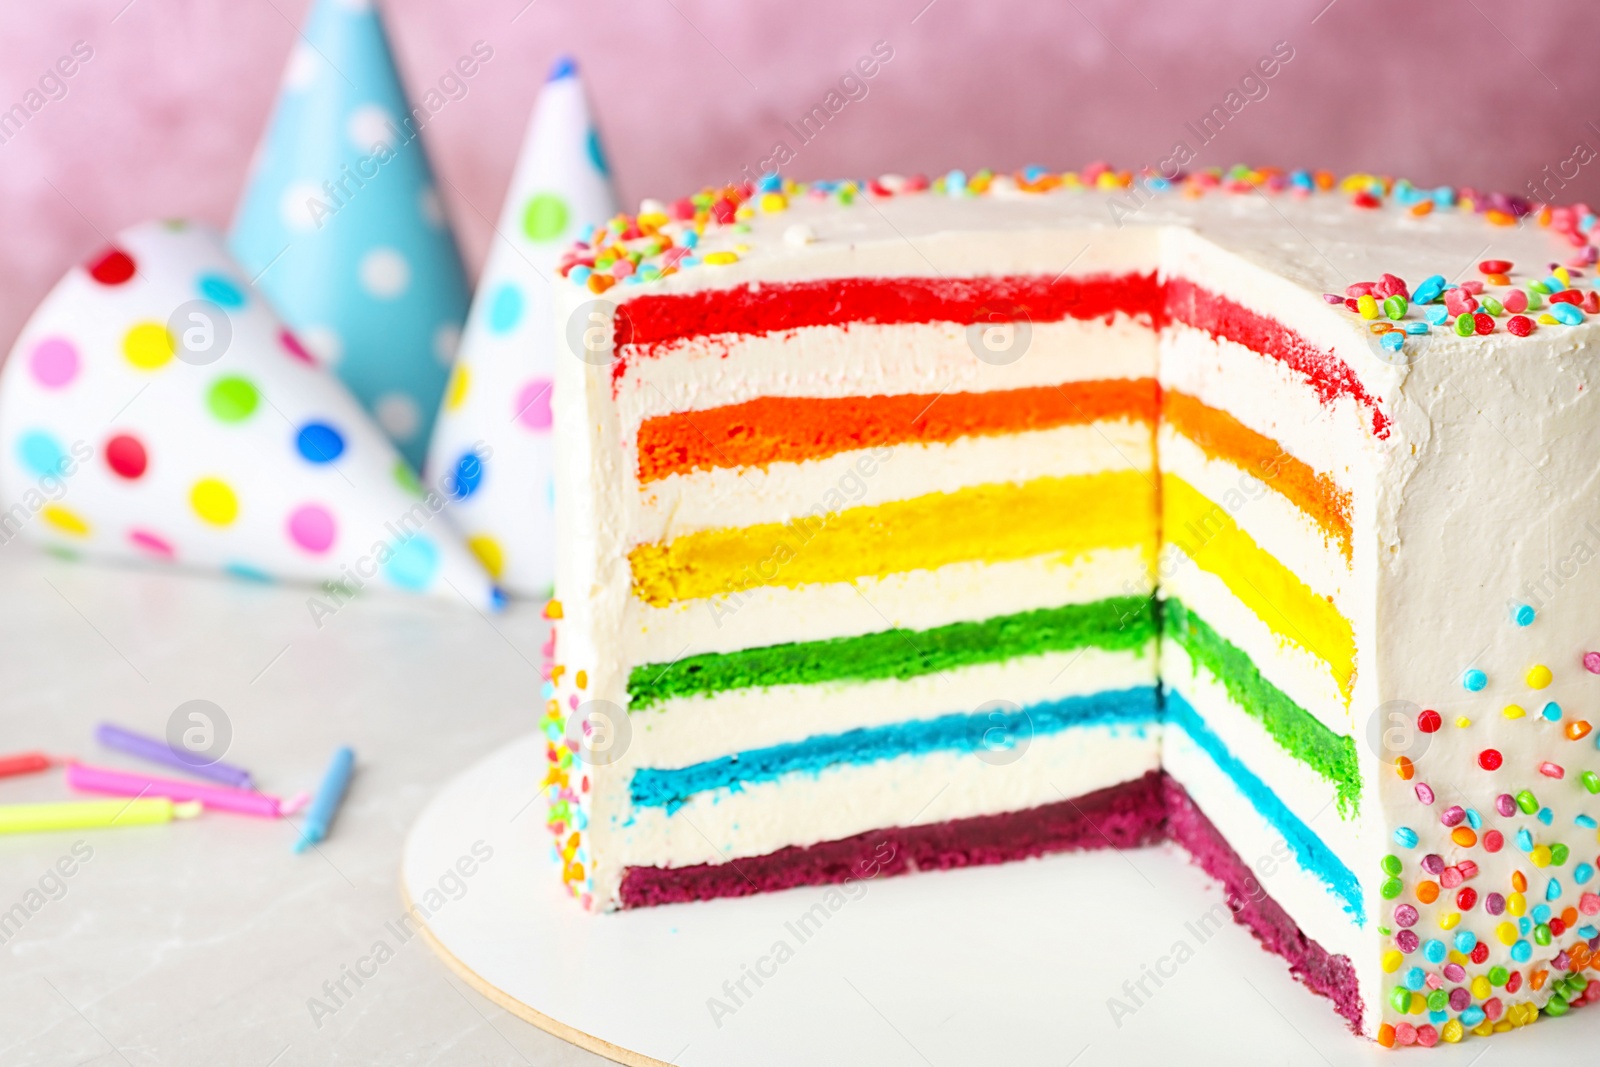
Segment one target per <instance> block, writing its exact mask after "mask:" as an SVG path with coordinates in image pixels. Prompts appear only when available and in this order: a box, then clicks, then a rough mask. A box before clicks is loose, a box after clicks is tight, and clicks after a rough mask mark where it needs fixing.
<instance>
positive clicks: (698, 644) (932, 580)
mask: <svg viewBox="0 0 1600 1067" xmlns="http://www.w3.org/2000/svg"><path fill="white" fill-rule="evenodd" d="M1153 588H1154V584H1153V576H1152V574H1151V570H1150V566H1149V563H1148V557H1147V554H1146V552H1145V550H1143V549H1142V548H1117V549H1099V550H1097V551H1094V552H1090V553H1088V554H1086V555H1084V556H1081V557H1079V558H1077V559H1074V560H1070V561H1063V560H1062V559H1061V558H1060V557H1059V556H1039V557H1034V558H1031V559H1022V560H1012V561H1009V562H1005V563H952V564H950V565H949V566H945V567H939V568H937V569H935V570H919V571H907V572H904V573H901V574H890V575H886V576H885V577H882V578H861V579H858V580H857V581H855V582H853V583H844V582H838V583H828V584H817V585H806V586H801V587H799V588H796V589H790V588H787V587H785V586H759V587H757V588H754V589H751V590H749V591H748V592H743V593H736V594H731V595H727V596H718V597H710V598H707V599H703V600H690V601H684V602H681V603H676V604H671V605H668V606H667V607H664V608H655V607H651V606H650V605H648V604H646V603H644V602H643V601H641V600H639V599H637V598H635V597H633V596H629V597H628V598H627V602H626V604H625V605H624V611H623V619H622V627H621V630H622V633H623V634H624V635H626V637H625V639H624V640H623V642H622V643H621V644H620V646H619V647H617V648H616V649H615V654H617V655H618V656H620V657H621V658H622V659H623V661H624V662H626V663H629V664H637V663H669V662H672V661H674V660H677V659H679V658H681V657H683V656H692V655H698V654H700V653H703V652H735V651H738V650H739V649H743V648H760V647H762V646H764V645H780V644H784V643H786V642H790V641H822V640H826V639H828V638H832V637H852V636H855V635H857V634H865V633H874V632H877V631H879V630H888V629H891V628H895V627H904V628H908V629H913V630H926V629H929V628H931V627H934V626H944V625H946V624H948V623H952V622H971V621H974V620H978V619H991V618H994V617H995V616H997V615H1011V614H1014V613H1016V612H1019V611H1032V610H1035V609H1038V608H1053V607H1060V606H1061V605H1063V604H1081V603H1086V602H1088V601H1091V600H1101V599H1104V598H1106V597H1123V596H1127V597H1148V596H1149V595H1150V593H1151V591H1152V590H1153Z"/></svg>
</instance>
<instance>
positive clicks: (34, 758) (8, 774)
mask: <svg viewBox="0 0 1600 1067" xmlns="http://www.w3.org/2000/svg"><path fill="white" fill-rule="evenodd" d="M49 767H50V757H49V756H46V755H45V754H44V753H43V752H21V753H18V754H17V755H15V756H0V778H12V777H15V776H16V775H19V774H32V773H34V772H35V771H43V770H48V769H49Z"/></svg>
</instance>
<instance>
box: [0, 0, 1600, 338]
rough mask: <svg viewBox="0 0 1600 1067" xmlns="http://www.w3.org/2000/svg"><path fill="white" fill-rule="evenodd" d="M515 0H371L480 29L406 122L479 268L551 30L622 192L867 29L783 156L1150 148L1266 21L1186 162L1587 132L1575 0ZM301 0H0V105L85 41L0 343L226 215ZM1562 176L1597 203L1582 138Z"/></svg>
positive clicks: (1382, 153) (23, 199)
mask: <svg viewBox="0 0 1600 1067" xmlns="http://www.w3.org/2000/svg"><path fill="white" fill-rule="evenodd" d="M524 3H525V0H460V2H456V3H445V2H441V0H388V2H387V3H385V8H386V13H387V16H388V21H389V29H390V34H391V36H392V38H393V41H394V45H395V48H396V51H397V53H398V59H399V63H400V66H401V68H402V70H403V71H404V73H405V75H406V77H407V79H408V82H409V86H410V88H411V91H412V95H413V97H414V98H415V97H418V96H420V95H421V93H422V91H423V90H424V89H425V88H426V87H427V86H428V85H429V84H434V83H437V80H438V79H439V77H440V76H441V75H443V74H444V72H445V71H446V69H447V67H448V66H449V65H450V64H451V63H452V62H453V61H454V59H455V58H456V57H457V56H458V55H461V54H463V53H465V52H466V51H467V50H468V49H469V48H470V47H471V45H472V43H473V42H474V41H476V40H479V39H482V40H484V41H486V42H488V43H489V44H490V45H491V46H492V47H493V48H494V50H495V56H494V58H493V59H492V60H491V61H490V62H489V63H488V64H487V66H486V67H485V68H484V70H483V71H482V73H481V74H479V75H478V77H477V78H475V79H474V80H473V81H472V82H471V83H470V85H469V91H468V93H467V95H466V96H465V97H464V98H462V99H460V100H458V101H455V102H452V103H450V104H449V105H448V106H446V107H445V108H444V110H443V111H441V112H440V113H439V114H438V115H437V116H436V117H435V118H434V119H433V121H432V122H431V124H430V125H429V126H428V129H427V132H426V134H425V135H424V137H425V140H426V141H427V142H428V147H429V149H430V151H431V153H432V156H433V160H434V163H435V166H436V168H437V169H438V171H439V172H440V175H441V184H442V186H443V190H444V194H445V200H446V202H447V204H448V206H449V209H450V211H451V213H452V217H453V219H454V221H455V224H456V227H457V229H458V231H459V233H460V236H461V241H462V246H463V251H464V252H465V254H466V257H467V260H468V263H469V264H470V265H472V266H473V268H474V269H476V267H477V265H478V264H479V263H481V261H482V259H483V256H484V254H485V252H486V250H487V247H488V244H487V243H488V241H489V239H490V236H491V234H490V220H491V219H493V218H494V217H495V216H496V215H497V213H498V211H499V206H500V198H501V196H502V194H503V193H504V190H505V187H506V184H507V182H508V181H509V180H510V169H511V165H512V162H513V160H514V158H515V154H516V151H517V146H518V145H517V142H518V140H519V138H520V136H521V132H522V128H523V123H524V121H525V119H526V116H527V113H528V108H529V106H530V104H531V102H532V100H533V97H534V95H535V93H536V91H537V88H538V85H539V83H540V81H541V80H542V78H543V76H544V74H545V72H546V70H547V69H548V67H549V65H550V63H551V61H552V60H553V59H554V57H555V56H556V55H557V54H558V53H559V52H561V51H564V50H570V51H572V52H573V53H574V54H576V55H577V57H578V59H579V61H580V64H581V67H582V69H583V71H584V74H585V77H586V79H587V81H588V85H589V89H590V92H591V94H592V97H593V99H594V102H595V107H596V110H597V112H598V115H599V121H600V124H601V127H602V131H603V133H604V135H605V138H606V142H607V145H608V148H609V150H610V155H611V159H612V164H613V167H614V169H615V171H616V174H617V177H618V181H619V183H620V186H621V191H622V195H623V197H624V199H625V201H627V202H629V203H636V202H637V200H638V198H639V197H641V196H646V195H660V196H671V195H677V194H681V193H684V192H687V191H691V190H692V189H694V188H697V187H698V186H699V185H701V184H704V183H707V182H721V181H725V180H728V179H730V178H732V177H733V176H735V175H736V174H737V173H738V172H739V170H740V168H741V167H742V166H744V165H745V164H747V163H748V164H751V165H752V166H753V167H754V166H756V165H758V163H759V161H760V160H761V159H762V158H765V157H766V156H768V155H769V154H770V152H771V149H772V145H773V143H774V141H776V140H778V139H780V138H781V139H783V140H785V141H787V142H788V143H789V145H790V147H791V148H794V147H797V145H798V141H797V140H796V139H795V138H794V136H793V134H791V133H789V132H788V131H787V130H786V129H785V128H784V123H785V122H786V121H794V120H797V119H798V118H799V116H800V115H801V114H803V113H804V112H806V111H808V110H809V109H810V108H811V107H813V106H814V105H816V104H818V103H820V102H821V101H822V98H823V97H824V95H825V94H826V93H827V92H828V90H829V89H830V88H831V87H832V86H833V85H834V84H835V83H836V81H837V79H838V78H839V77H840V76H841V75H842V74H844V73H845V72H846V71H847V70H849V69H850V68H851V67H852V66H853V65H854V63H855V62H856V60H857V59H858V57H860V56H862V55H864V54H866V53H867V52H868V51H870V50H871V48H872V46H873V44H874V42H876V41H880V40H882V41H887V42H888V43H889V45H890V47H892V48H893V50H894V58H893V59H892V60H891V61H890V62H889V63H888V64H887V65H886V66H884V67H883V69H882V70H881V71H880V72H879V73H878V75H877V76H876V77H875V78H873V79H872V80H871V81H870V82H869V83H868V94H867V96H866V97H865V98H864V99H861V100H858V101H856V102H852V103H850V104H848V105H847V106H846V107H845V108H844V110H843V111H842V112H841V113H840V114H839V115H838V116H837V117H836V118H835V119H834V120H833V121H832V122H831V123H830V124H829V125H828V127H827V128H826V129H825V131H824V132H823V133H822V134H821V135H820V136H819V137H818V138H817V139H816V140H815V141H813V142H812V143H810V144H808V145H805V146H804V147H800V148H799V151H798V155H797V158H796V159H795V160H794V161H793V163H792V164H791V165H790V166H788V167H787V168H785V170H786V173H788V174H790V175H791V176H794V177H801V178H804V177H827V176H840V175H857V176H864V175H870V174H877V173H881V172H883V171H887V170H897V171H902V172H911V171H915V170H926V171H930V172H931V171H939V170H944V169H948V168H950V167H955V166H959V167H963V168H966V169H968V170H969V171H970V170H975V169H977V168H979V167H982V166H986V165H987V166H993V167H996V168H1014V167H1018V166H1022V165H1024V164H1027V163H1031V162H1037V163H1041V164H1044V165H1047V166H1052V167H1067V166H1076V165H1078V164H1080V163H1082V162H1085V161H1088V160H1091V159H1094V158H1097V157H1104V158H1107V159H1110V160H1112V161H1113V162H1115V163H1117V164H1118V165H1120V166H1139V165H1142V164H1145V163H1149V164H1159V163H1160V162H1161V161H1162V160H1163V159H1165V158H1167V157H1168V156H1169V155H1170V154H1171V151H1172V147H1173V144H1174V143H1175V142H1176V141H1178V140H1179V139H1183V140H1186V141H1188V142H1189V144H1190V145H1191V147H1197V146H1198V141H1197V140H1196V139H1195V138H1194V136H1193V135H1192V134H1191V133H1189V132H1188V131H1187V130H1186V129H1185V127H1184V123H1185V122H1186V121H1193V120H1197V119H1198V118H1199V116H1200V115H1201V114H1202V113H1204V112H1205V111H1208V110H1209V109H1210V107H1211V106H1212V105H1213V104H1218V103H1221V102H1222V99H1223V97H1224V95H1225V94H1226V93H1227V92H1228V91H1229V90H1230V89H1232V88H1235V87H1236V86H1237V84H1238V82H1239V80H1240V79H1241V77H1242V76H1244V75H1245V74H1246V73H1247V72H1248V71H1249V70H1250V69H1251V67H1252V66H1253V65H1254V64H1255V62H1256V61H1257V59H1258V58H1259V57H1261V56H1263V55H1265V54H1266V53H1268V52H1269V51H1270V50H1271V48H1272V46H1273V44H1274V42H1277V41H1287V42H1288V43H1289V46H1290V47H1292V49H1293V51H1294V56H1293V59H1292V60H1290V61H1289V63H1288V64H1287V65H1285V66H1284V67H1283V68H1282V69H1281V70H1280V71H1279V72H1278V74H1277V75H1276V77H1274V78H1273V79H1272V80H1271V81H1270V82H1268V83H1266V87H1267V90H1268V92H1267V95H1266V96H1265V98H1263V99H1260V100H1257V101H1255V102H1252V103H1249V104H1247V105H1246V106H1245V107H1244V108H1243V110H1242V111H1241V112H1240V113H1239V114H1238V115H1237V116H1236V117H1234V118H1233V119H1232V121H1231V122H1230V123H1229V124H1228V125H1227V127H1226V128H1225V129H1224V130H1223V132H1222V133H1221V135H1220V136H1218V137H1217V138H1216V139H1215V140H1214V141H1213V142H1212V143H1211V144H1210V145H1207V146H1205V147H1204V148H1202V149H1200V150H1199V153H1198V158H1197V161H1196V162H1197V164H1199V165H1210V164H1220V165H1227V164H1230V163H1234V162H1237V161H1240V160H1244V161H1248V162H1251V163H1257V164H1262V163H1272V164H1278V165H1283V166H1289V167H1293V166H1312V167H1327V168H1329V169H1332V170H1336V171H1340V172H1345V171H1349V170H1355V169H1366V170H1374V171H1382V172H1389V173H1395V174H1401V175H1405V176H1407V177H1410V178H1412V179H1414V180H1416V181H1418V182H1419V183H1427V184H1437V183H1446V182H1448V183H1453V184H1460V185H1476V186H1479V187H1483V188H1492V189H1503V190H1507V191H1521V190H1523V189H1524V188H1525V186H1526V184H1527V183H1528V181H1529V180H1530V179H1534V178H1536V177H1539V176H1541V172H1542V170H1543V168H1544V167H1546V166H1550V167H1551V168H1552V172H1554V170H1555V168H1557V167H1558V166H1559V165H1561V164H1562V163H1563V161H1566V160H1568V159H1569V158H1570V157H1571V156H1572V155H1573V149H1574V146H1575V145H1576V144H1577V143H1578V142H1580V141H1582V142H1585V143H1586V144H1588V145H1589V146H1591V147H1592V148H1595V149H1600V128H1597V125H1595V124H1597V123H1600V63H1597V59H1600V32H1597V25H1600V14H1597V12H1596V9H1595V7H1594V5H1593V3H1592V0H1543V2H1541V3H1532V2H1495V0H1335V2H1334V3H1333V4H1332V5H1331V6H1328V7H1327V8H1326V10H1324V5H1325V4H1326V0H1233V2H1226V0H1187V2H1173V0H1167V2H1162V3H1150V2H1146V3H1133V2H1128V0H1067V2H1063V0H934V2H933V4H932V5H931V6H926V7H925V5H926V4H927V0H808V2H806V3H794V2H786V3H774V2H770V0H761V2H757V0H536V2H534V3H532V4H531V5H529V6H527V7H526V8H524ZM125 4H127V6H126V7H125V6H124V5H125ZM305 6H306V3H305V0H133V2H132V3H131V4H128V3H127V0H93V2H91V0H52V2H51V3H48V4H43V3H41V4H27V5H22V4H8V5H6V6H5V8H4V10H3V12H0V110H4V109H5V108H8V107H9V106H10V105H11V104H12V103H14V102H16V101H17V100H19V99H21V97H22V95H23V94H24V93H25V92H26V91H27V90H28V89H29V88H30V87H31V86H32V85H33V84H34V83H35V82H36V81H37V79H38V78H39V76H40V74H41V73H43V72H44V71H45V70H46V69H47V68H48V67H50V66H51V65H52V64H53V63H54V62H55V61H56V59H57V58H58V57H60V56H62V55H65V54H67V53H68V52H69V51H70V50H71V48H72V45H73V43H74V42H75V41H77V40H80V39H81V40H84V41H87V42H88V43H89V44H90V45H91V46H92V47H93V49H94V58H93V59H92V60H91V61H89V62H88V63H87V64H85V65H84V66H83V67H82V69H81V70H79V71H78V72H77V73H76V74H75V75H74V77H73V78H72V79H71V80H70V81H68V82H67V93H66V95H65V96H64V97H62V98H61V99H59V100H56V101H53V102H51V103H49V104H48V105H46V106H45V107H44V108H43V109H42V110H40V111H39V113H38V114H37V115H35V116H34V117H33V118H32V119H31V121H30V122H29V123H28V124H27V125H26V126H25V127H24V128H23V129H22V130H21V131H20V132H19V133H17V134H16V135H15V136H14V137H12V138H11V139H10V140H9V141H7V142H5V143H3V144H0V351H3V349H4V347H9V345H10V343H11V339H12V338H13V337H14V335H15V333H16V331H17V330H18V329H19V328H20V326H21V324H22V321H23V319H24V318H25V317H26V315H27V314H28V312H29V311H30V310H31V308H32V307H33V306H34V304H35V303H36V302H37V301H38V299H39V298H40V297H41V296H42V295H43V294H44V292H45V291H46V290H47V289H48V288H49V287H50V285H52V284H53V283H54V281H55V280H56V278H57V277H58V276H59V274H60V273H61V271H62V270H64V269H65V267H66V266H68V265H69V264H71V263H72V262H74V261H76V260H78V259H79V258H81V257H82V256H83V255H85V254H86V253H87V252H88V251H90V250H91V249H92V248H93V247H94V246H96V245H97V244H99V243H100V242H101V241H102V239H103V238H102V236H101V235H109V234H111V233H114V232H115V231H116V230H117V229H119V228H121V227H123V226H126V225H129V224H131V223H135V222H139V221H141V220H144V219H146V218H150V217H156V216H172V215H187V216H190V217H196V218H200V219H204V220H207V221H210V222H213V223H215V224H218V225H223V224H225V223H226V222H227V220H228V217H229V214H230V212H231V210H232V207H233V203H234V200H235V197H236V196H237V194H238V191H239V188H240V185H241V183H242V182H243V179H244V175H245V170H246V167H247V165H248V163H249V158H250V153H251V151H252V148H253V146H254V144H255V141H256V138H257V135H258V133H259V131H260V129H261V127H262V125H263V124H264V122H265V120H266V117H267V113H268V109H269V107H270V106H271V102H272V97H273V93H274V91H275V88H276V85H277V82H278V78H279V75H280V72H281V70H282V67H283V63H284V61H285V58H286V57H287V55H288V52H289V48H290V45H291V43H292V42H293V40H294V32H295V31H294V26H293V24H292V22H293V21H297V20H298V19H299V18H300V17H301V15H302V14H303V12H304V10H305ZM519 10H520V14H519ZM119 11H120V14H119ZM919 12H920V14H919ZM1319 12H1320V14H1319ZM1580 19H1581V20H1584V24H1583V25H1582V26H1581V28H1579V25H1578V24H1579V22H1580ZM1256 91H1257V93H1258V95H1259V90H1256ZM1568 173H1571V167H1570V166H1569V167H1568ZM1564 196H1565V198H1567V199H1582V198H1588V199H1592V200H1600V163H1591V164H1590V165H1588V166H1587V167H1584V168H1583V169H1582V170H1581V171H1580V172H1579V173H1578V175H1577V177H1576V179H1575V180H1574V181H1573V182H1571V183H1570V185H1569V187H1568V189H1567V191H1566V194H1564Z"/></svg>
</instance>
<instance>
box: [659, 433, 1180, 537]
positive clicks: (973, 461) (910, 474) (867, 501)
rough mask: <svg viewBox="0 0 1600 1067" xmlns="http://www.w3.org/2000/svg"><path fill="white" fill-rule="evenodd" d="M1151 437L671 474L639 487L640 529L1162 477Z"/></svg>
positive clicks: (950, 446)
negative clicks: (1090, 477)
mask: <svg viewBox="0 0 1600 1067" xmlns="http://www.w3.org/2000/svg"><path fill="white" fill-rule="evenodd" d="M1153 438H1154V435H1153V434H1152V433H1151V428H1150V425H1149V424H1148V423H1144V422H1134V421H1131V420H1127V419H1117V420H1107V421H1102V422H1094V423H1090V424H1087V425H1082V426H1060V427H1057V428H1055V429H1052V430H1032V431H1028V432H1025V433H1015V434H1004V435H1000V436H995V437H964V438H960V439H958V440H955V441H951V442H948V443H935V444H920V443H916V442H912V443H908V444H900V445H893V446H884V447H880V448H871V449H861V450H857V451H850V452H841V453H838V454H837V455H832V456H827V457H825V458H823V459H814V460H808V461H806V462H803V463H773V464H770V465H769V466H768V467H767V468H766V469H765V470H762V469H760V468H758V467H737V468H729V467H719V468H716V469H713V470H709V471H704V470H702V471H695V472H693V473H691V474H673V475H670V476H668V477H666V478H662V479H660V480H659V481H654V482H646V483H645V484H644V485H642V486H640V489H639V508H638V512H637V513H636V516H635V519H634V536H635V537H637V538H638V541H639V543H649V542H655V541H663V540H667V539H670V538H673V537H680V536H682V535H684V534H687V533H694V532H696V531H698V530H711V529H723V528H727V527H740V526H753V525H755V524H756V523H764V522H788V521H790V520H793V519H798V518H801V517H803V516H805V515H808V514H811V513H813V512H815V511H817V510H818V509H820V510H821V511H822V512H836V511H840V510H844V509H846V508H853V507H867V506H870V505H874V504H883V503H887V502H888V501H891V500H908V499H911V498H913V497H919V496H924V495H926V494H928V493H952V492H955V491H956V490H958V489H965V488H968V487H970V486H975V485H985V484H993V483H1000V482H1018V483H1020V482H1026V481H1030V480H1032V479H1034V478H1042V477H1065V476H1068V475H1076V474H1098V473H1100V472H1102V471H1123V470H1136V471H1140V472H1144V473H1145V474H1146V475H1147V476H1148V478H1149V480H1150V483H1151V484H1152V485H1154V484H1155V475H1154V469H1155V445H1154V439H1153Z"/></svg>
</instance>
